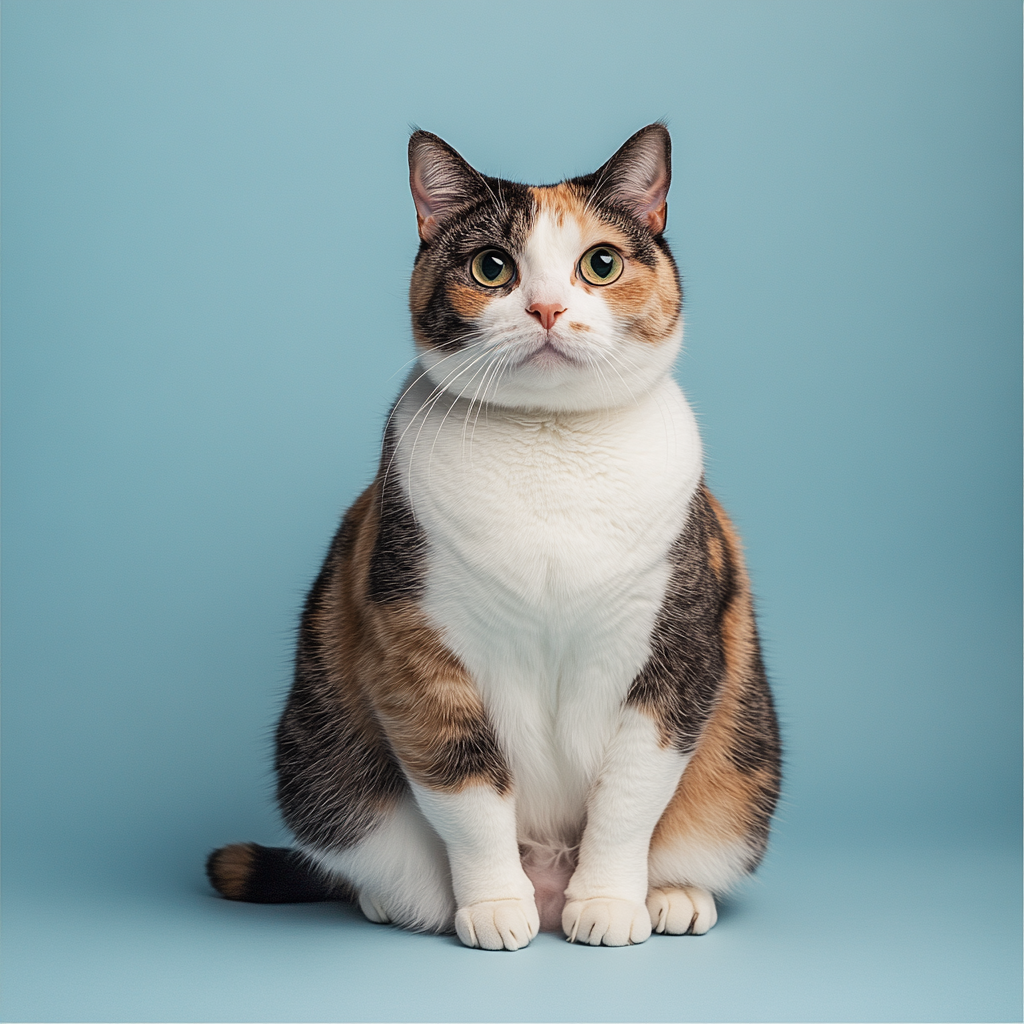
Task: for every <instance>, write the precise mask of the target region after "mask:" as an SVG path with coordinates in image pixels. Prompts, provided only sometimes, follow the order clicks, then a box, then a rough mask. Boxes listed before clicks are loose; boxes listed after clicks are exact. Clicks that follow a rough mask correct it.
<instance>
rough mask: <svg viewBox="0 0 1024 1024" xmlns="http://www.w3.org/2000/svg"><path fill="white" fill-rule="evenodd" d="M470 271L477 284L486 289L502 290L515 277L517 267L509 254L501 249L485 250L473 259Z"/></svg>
mask: <svg viewBox="0 0 1024 1024" xmlns="http://www.w3.org/2000/svg"><path fill="white" fill-rule="evenodd" d="M469 271H470V273H471V274H472V275H473V280H474V281H476V283H477V284H482V285H483V286H484V287H485V288H500V287H501V286H502V285H503V284H508V283H509V281H511V280H512V278H513V277H515V273H516V265H515V262H514V261H513V259H512V257H511V256H509V254H508V253H507V252H502V251H501V250H500V249H484V250H483V251H482V252H478V253H477V254H476V255H475V256H474V257H473V262H472V263H470V265H469Z"/></svg>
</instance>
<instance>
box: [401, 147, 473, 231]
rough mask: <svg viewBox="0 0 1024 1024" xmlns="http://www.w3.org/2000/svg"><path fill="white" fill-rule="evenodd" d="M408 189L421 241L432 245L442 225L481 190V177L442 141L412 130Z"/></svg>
mask: <svg viewBox="0 0 1024 1024" xmlns="http://www.w3.org/2000/svg"><path fill="white" fill-rule="evenodd" d="M409 187H410V188H411V189H412V198H413V202H414V203H415V204H416V221H417V225H418V227H419V232H420V238H422V239H423V241H424V242H428V243H429V242H432V241H433V240H434V239H435V238H436V237H437V234H438V231H439V230H440V228H441V225H442V224H443V223H444V222H445V221H446V220H447V219H448V218H449V217H450V216H451V215H452V214H453V213H454V212H455V211H456V210H458V209H459V208H460V207H463V206H465V205H466V204H467V203H470V202H472V201H473V200H474V199H476V198H477V196H478V195H479V193H480V192H481V191H482V190H483V188H484V187H485V186H484V182H483V179H482V178H481V176H480V174H479V173H478V172H477V171H475V170H473V168H472V167H470V166H469V164H467V163H466V161H465V160H463V159H462V157H461V156H459V154H458V153H456V152H455V150H454V149H452V147H451V146H449V145H448V143H447V142H445V141H444V140H443V139H439V138H438V137H437V136H436V135H432V134H431V133H430V132H424V131H415V132H413V133H412V137H411V138H410V139H409Z"/></svg>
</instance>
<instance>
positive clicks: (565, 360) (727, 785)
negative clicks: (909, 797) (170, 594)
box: [209, 124, 779, 949]
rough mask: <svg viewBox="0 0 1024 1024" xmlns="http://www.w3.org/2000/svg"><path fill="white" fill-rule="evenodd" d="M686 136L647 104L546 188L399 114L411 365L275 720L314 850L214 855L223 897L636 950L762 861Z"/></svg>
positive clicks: (303, 834) (522, 940)
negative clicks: (308, 901) (501, 175)
mask: <svg viewBox="0 0 1024 1024" xmlns="http://www.w3.org/2000/svg"><path fill="white" fill-rule="evenodd" d="M669 153H670V146H669V137H668V133H667V131H666V130H665V128H664V127H663V126H662V125H657V124H655V125H650V126H649V127H647V128H645V129H643V130H642V131H640V132H638V133H637V134H636V135H634V136H633V138H631V139H630V140H629V141H628V142H627V143H626V144H625V145H624V146H623V147H622V149H620V150H619V151H618V152H617V153H616V154H615V155H614V156H613V157H612V158H611V160H609V161H608V163H606V164H605V165H604V166H603V167H601V168H600V169H599V170H598V171H596V172H595V173H594V174H592V175H587V176H586V177H582V178H574V179H572V180H569V181H565V182H562V183H561V184H558V185H553V186H544V187H538V188H531V187H527V186H524V185H520V184H516V183H514V182H509V181H503V180H500V179H497V178H490V177H487V176H484V175H481V174H480V173H478V172H477V171H475V170H474V169H473V168H472V167H470V166H469V165H468V164H467V163H466V162H465V161H464V160H463V159H462V157H460V156H459V155H458V153H456V152H455V151H454V150H453V149H451V147H449V146H448V145H447V144H446V143H444V142H442V141H441V140H440V139H438V138H437V137H435V136H433V135H430V134H428V133H426V132H416V133H415V134H414V135H413V136H412V139H411V141H410V145H409V157H410V183H411V188H412V193H413V199H414V201H415V205H416V211H417V219H418V225H419V232H420V238H421V245H420V250H419V253H418V255H417V259H416V265H415V269H414V271H413V276H412V284H411V288H410V308H411V312H412V322H413V331H414V336H415V339H416V344H417V346H418V351H419V365H418V366H417V369H416V370H415V371H414V373H413V374H412V375H411V377H410V379H409V381H408V382H407V384H406V386H405V387H404V389H403V391H402V394H401V397H400V398H399V399H398V401H397V402H396V404H395V406H394V408H393V409H392V411H391V415H390V417H389V419H388V424H387V427H386V429H385V434H384V443H383V449H382V456H381V463H380V469H379V472H378V474H377V477H376V479H375V480H374V481H373V483H372V484H371V485H370V486H369V487H368V488H367V490H366V491H365V492H364V493H363V495H362V496H361V497H360V498H359V499H358V500H357V501H356V502H355V504H354V505H353V506H352V508H351V509H350V510H349V512H348V514H347V515H346V516H345V519H344V521H343V523H342V525H341V528H340V529H339V531H338V533H337V535H336V536H335V538H334V542H333V544H332V545H331V549H330V551H329V552H328V555H327V558H326V560H325V562H324V566H323V569H322V570H321V572H320V575H319V577H318V578H317V580H316V582H315V584H314V585H313V588H312V590H311V591H310V594H309V597H308V599H307V601H306V606H305V610H304V612H303V616H302V624H301V630H300V637H299V643H298V652H297V657H296V669H295V682H294V686H293V688H292V692H291V695H290V697H289V699H288V704H287V707H286V708H285V711H284V714H283V716H282V718H281V723H280V726H279V728H278V736H277V741H278V742H277V771H278V779H279V788H278V796H279V801H280V805H281V809H282V811H283V813H284V817H285V820H286V821H287V823H288V825H289V826H290V827H291V829H292V830H293V831H294V833H295V837H296V847H295V849H294V850H293V851H291V852H288V851H275V850H264V849H263V848H262V847H257V846H255V845H254V844H243V845H238V846H233V847H226V848H224V849H223V850H220V851H217V852H216V853H215V854H213V855H212V857H211V860H210V864H209V872H210V877H211V880H212V882H213V884H214V886H215V887H216V888H217V889H218V890H219V891H220V892H221V893H222V894H223V895H225V896H227V897H229V898H232V899H248V900H259V899H265V900H267V899H287V898H290V897H296V898H316V897H317V896H319V897H320V898H324V899H331V898H334V899H337V898H356V899H357V900H358V902H359V905H360V907H361V908H362V910H363V912H364V913H365V915H366V916H367V917H368V918H369V919H370V920H372V921H377V922H392V923H394V924H398V925H402V926H404V927H407V928H414V929H422V930H430V931H452V930H454V931H456V932H457V933H458V935H459V937H460V939H461V940H462V941H463V942H464V943H466V944H467V945H469V946H479V947H483V948H487V949H502V948H504V949H517V948H519V947H521V946H524V945H526V944H527V943H528V942H529V941H530V939H531V938H532V937H533V936H534V935H536V934H537V931H538V929H540V928H548V929H559V928H560V929H561V930H562V931H564V933H565V935H566V936H567V937H568V938H569V939H570V940H572V941H575V942H587V943H591V944H594V945H597V944H605V945H624V944H627V943H632V942H642V941H644V940H645V939H646V938H647V937H648V936H649V935H650V934H651V931H652V929H653V930H654V931H657V932H662V933H670V934H681V933H691V934H700V933H703V932H705V931H707V929H708V928H710V927H711V926H712V925H713V924H714V923H715V920H716V910H715V901H714V897H713V895H712V894H714V893H720V892H722V891H724V890H726V889H728V888H729V887H730V886H731V885H732V884H733V883H735V882H736V881H737V880H738V879H739V878H741V877H742V876H743V875H745V874H746V873H748V872H750V871H751V870H753V868H754V867H755V866H756V865H757V863H758V861H759V860H760V858H761V856H762V854H763V851H764V848H765V843H766V841H767V837H768V827H769V820H770V817H771V814H772V811H773V809H774V806H775V801H776V798H777V794H778V787H779V739H778V730H777V726H776V721H775V714H774V711H773V708H772V700H771V695H770V692H769V689H768V685H767V682H766V679H765V673H764V668H763V666H762V662H761V655H760V651H759V646H758V639H757V629H756V625H755V622H754V614H753V608H752V603H751V596H750V587H749V583H748V580H747V576H746V572H745V569H744V566H743V559H742V555H741V551H740V543H739V540H738V538H737V537H736V534H735V532H734V530H733V528H732V526H731V525H730V523H729V520H728V519H727V517H726V516H725V513H724V512H723V511H722V509H721V507H720V506H719V505H718V503H717V502H716V501H715V499H714V497H712V495H711V494H710V493H709V492H708V490H707V489H706V487H705V486H704V483H703V476H702V456H701V444H700V438H699V436H698V433H697V427H696V424H695V421H694V418H693V415H692V413H691V411H690V409H689V407H688V405H687V403H686V401H685V399H684V398H683V395H682V393H681V392H680V390H679V388H678V387H677V386H676V384H675V383H674V382H673V380H672V378H671V376H670V371H671V367H672V365H673V362H674V360H675V357H676V355H677V353H678V350H679V346H680V344H681V340H682V317H681V301H682V294H681V289H680V284H679V277H678V274H677V272H676V267H675V264H674V262H673V259H672V255H671V253H670V252H669V249H668V245H667V244H666V242H665V238H664V235H663V232H664V228H665V222H666V215H667V204H666V197H667V193H668V188H669V182H670V158H669ZM289 873H290V876H289ZM289 877H290V878H291V880H290V881H289V880H288V878H289Z"/></svg>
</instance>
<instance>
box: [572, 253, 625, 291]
mask: <svg viewBox="0 0 1024 1024" xmlns="http://www.w3.org/2000/svg"><path fill="white" fill-rule="evenodd" d="M622 267H623V263H622V257H621V256H620V255H619V254H618V253H617V252H616V251H615V250H614V249H612V248H610V247H609V246H607V245H595V246H594V248H593V249H588V250H587V251H586V252H585V253H584V254H583V258H582V259H581V260H580V277H582V278H583V280H584V281H586V282H587V284H611V283H612V281H617V280H618V279H619V277H620V276H621V275H622Z"/></svg>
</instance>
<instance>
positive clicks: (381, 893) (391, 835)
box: [304, 799, 455, 931]
mask: <svg viewBox="0 0 1024 1024" xmlns="http://www.w3.org/2000/svg"><path fill="white" fill-rule="evenodd" d="M304 849H305V852H306V854H307V855H308V856H309V857H310V858H311V859H312V860H313V861H314V862H315V863H316V864H317V865H318V866H319V867H320V868H321V869H322V870H324V871H326V872H327V873H328V874H331V875H335V876H337V877H338V878H342V879H345V880H346V881H348V882H351V883H352V884H353V885H354V886H355V887H356V889H357V890H358V891H359V897H360V907H361V909H362V911H363V913H364V914H365V915H366V916H367V917H368V918H369V919H370V920H371V921H377V922H379V923H384V922H387V921H393V922H395V923H396V924H401V925H404V926H405V927H406V928H413V929H416V930H419V931H449V930H450V929H451V927H452V923H453V921H454V919H455V898H454V895H453V893H452V882H451V872H450V870H449V868H448V857H447V854H446V852H445V846H444V843H443V842H442V841H441V839H440V837H439V836H438V835H437V833H436V832H435V831H434V830H433V829H432V828H431V827H430V825H429V824H427V821H426V819H425V818H424V817H423V814H422V812H421V811H420V809H419V808H418V807H417V806H416V804H415V803H413V801H412V800H411V799H405V800H402V801H401V802H400V803H399V804H398V806H397V807H396V808H395V809H394V810H393V811H391V812H390V813H389V814H388V816H387V818H386V819H385V820H384V822H383V823H382V824H381V825H380V827H378V828H377V829H375V830H374V831H373V832H371V833H370V835H368V836H367V837H366V838H365V839H363V840H361V841H360V842H358V843H356V844H355V845H354V846H352V847H350V848H349V849H347V850H343V851H342V852H341V853H333V852H326V853H325V852H323V851H318V850H315V849H312V848H304Z"/></svg>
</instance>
